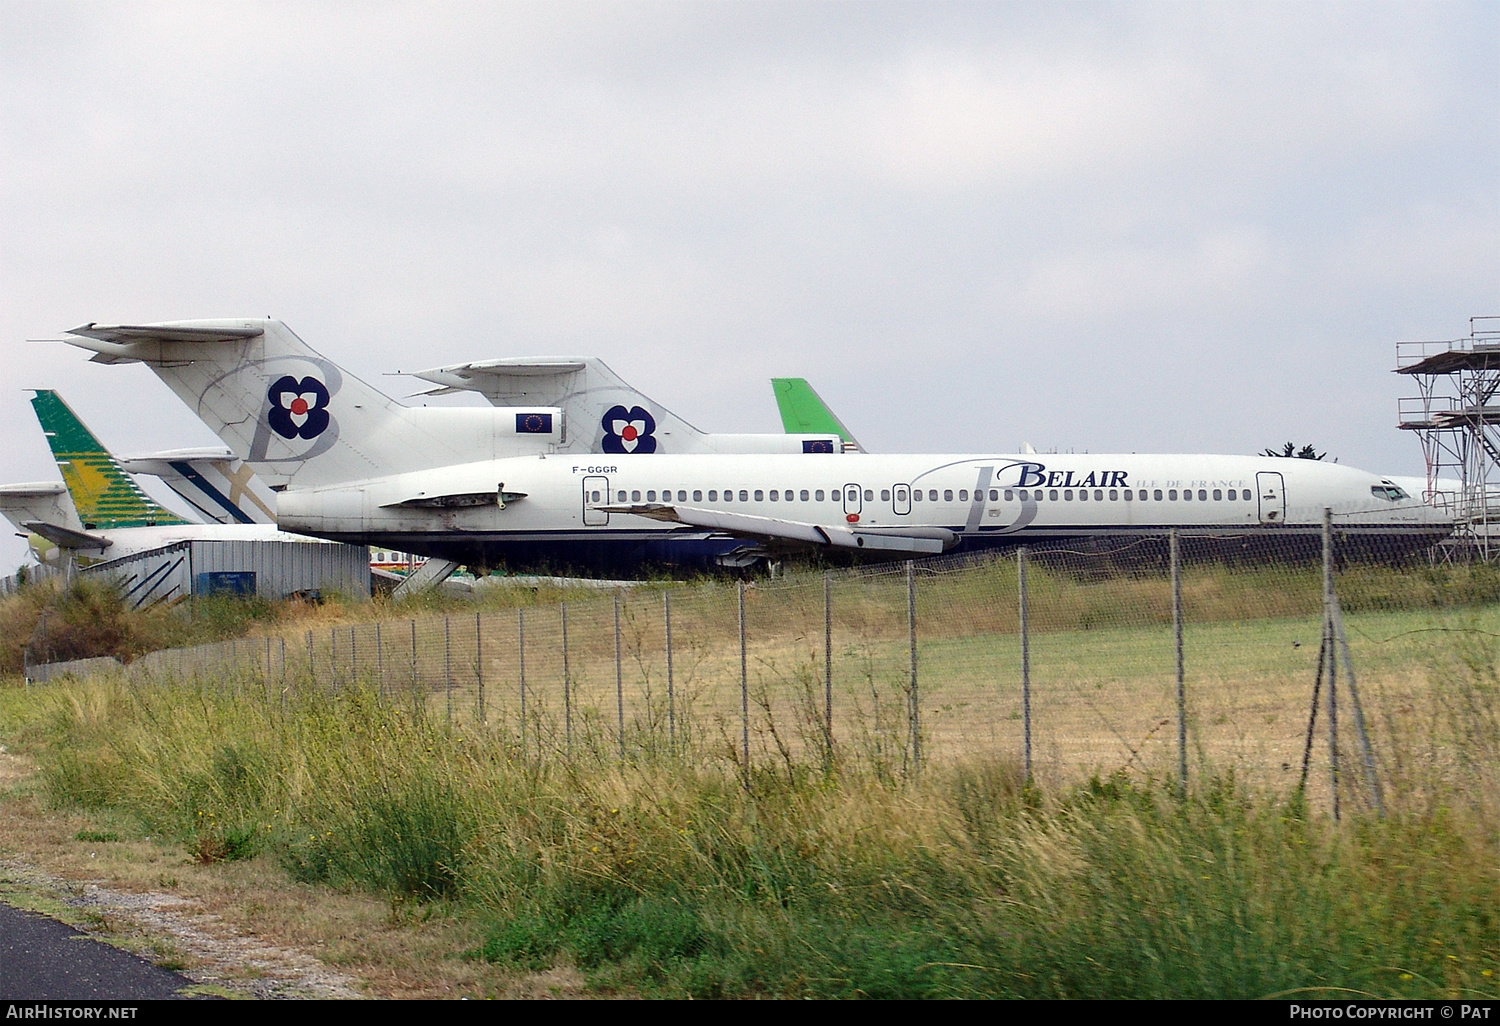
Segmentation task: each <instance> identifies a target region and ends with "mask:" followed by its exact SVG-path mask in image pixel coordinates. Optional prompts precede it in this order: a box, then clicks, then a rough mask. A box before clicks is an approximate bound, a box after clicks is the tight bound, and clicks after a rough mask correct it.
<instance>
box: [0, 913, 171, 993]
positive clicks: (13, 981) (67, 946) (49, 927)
mask: <svg viewBox="0 0 1500 1026" xmlns="http://www.w3.org/2000/svg"><path fill="white" fill-rule="evenodd" d="M190 986H192V981H191V980H189V979H188V978H187V977H185V976H182V975H179V974H178V973H174V972H171V971H170V970H167V969H162V968H159V967H158V966H154V965H152V964H151V963H150V962H148V961H146V960H145V959H144V958H137V957H136V956H135V955H132V954H130V953H128V952H125V951H121V950H120V949H119V948H115V947H111V946H110V945H108V944H105V943H103V942H102V941H96V940H94V939H92V938H90V937H87V936H85V935H83V934H81V933H79V932H78V931H77V930H75V929H73V927H71V926H68V925H67V924H66V923H60V922H58V921H57V920H56V919H48V918H47V917H46V916H43V915H38V914H37V913H35V912H23V911H21V910H20V909H17V908H11V907H10V906H9V905H0V1001H4V1000H10V1001H48V1000H51V1001H89V1000H92V1001H135V1000H140V1001H146V1000H153V999H157V1000H159V999H161V998H174V997H180V996H182V995H181V994H180V993H179V992H180V991H181V990H183V988H185V987H190Z"/></svg>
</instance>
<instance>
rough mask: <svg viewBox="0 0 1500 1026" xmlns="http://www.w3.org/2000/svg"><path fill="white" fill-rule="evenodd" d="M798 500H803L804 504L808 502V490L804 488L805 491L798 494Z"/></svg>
mask: <svg viewBox="0 0 1500 1026" xmlns="http://www.w3.org/2000/svg"><path fill="white" fill-rule="evenodd" d="M797 498H799V499H801V500H802V501H803V502H806V501H807V489H806V488H804V489H802V491H800V492H798V493H797Z"/></svg>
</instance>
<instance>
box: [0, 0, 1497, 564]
mask: <svg viewBox="0 0 1500 1026" xmlns="http://www.w3.org/2000/svg"><path fill="white" fill-rule="evenodd" d="M1497 54H1500V4H1496V3H1475V4H1469V3H1420V4H1415V3H1414V4H1404V3H1398V4H1380V3H1359V4H1348V5H1345V4H1332V3H1317V4H1314V3H1306V4H1287V3H1274V4H1243V3H1242V4H1233V3H1214V4H1207V3H1205V4H1150V3H1128V4H1102V5H1096V4H1084V3H1076V4H1062V3H1038V4H1028V3H1014V4H958V5H947V4H921V3H900V4H876V3H837V4H817V3H806V2H799V3H767V4H745V3H727V2H720V3H706V2H705V3H694V4H634V3H587V4H584V3H578V4H568V3H555V2H554V3H546V4H536V5H532V4H498V3H483V4H476V5H464V4H459V3H451V2H445V3H428V4H400V3H390V4H371V3H360V4H348V3H340V4H314V3H307V2H297V3H287V4H250V3H234V4H223V5H215V4H210V3H203V2H193V3H184V4H152V3H132V4H118V3H101V4H67V3H57V2H45V3H15V2H8V0H0V368H3V381H4V383H5V388H4V389H0V400H3V401H0V438H3V440H4V444H3V446H0V481H3V482H9V481H22V480H45V479H55V478H56V477H57V476H58V475H57V472H56V468H55V466H54V465H52V463H51V462H50V459H49V457H48V454H47V450H46V447H45V444H44V442H43V439H42V438H41V435H40V433H39V431H38V429H37V426H36V423H35V421H34V419H33V418H32V416H31V410H30V407H29V406H28V405H27V403H26V399H27V393H25V392H24V391H23V389H25V388H27V387H52V388H57V389H59V390H61V391H62V393H63V395H64V397H65V398H66V399H67V400H68V401H69V402H70V403H71V404H72V405H73V406H74V408H75V409H76V410H78V412H79V413H80V414H81V415H82V416H83V417H84V418H85V420H86V421H87V422H88V423H89V424H90V426H92V427H93V428H94V429H95V431H96V432H97V433H98V434H99V435H100V436H101V437H102V438H103V440H104V441H105V443H106V444H108V445H110V446H111V447H112V448H114V449H116V450H117V451H121V452H132V451H134V452H139V451H143V450H150V449H161V448H171V447H179V446H184V445H206V444H215V443H216V440H215V439H214V438H213V437H212V436H211V435H210V434H209V433H208V431H207V429H206V428H204V427H203V426H202V425H201V424H199V423H198V422H197V420H196V419H195V418H193V417H192V415H191V414H190V413H189V412H188V411H187V409H186V407H184V406H183V405H182V404H181V403H180V402H179V401H178V400H177V399H176V398H175V397H174V396H173V395H172V394H171V393H170V392H169V391H168V390H167V389H166V387H165V386H163V385H161V384H160V383H159V382H158V381H157V380H156V379H155V378H154V377H153V376H152V375H151V374H150V373H149V372H147V371H145V370H144V369H142V368H140V367H128V368H121V367H101V366H96V365H90V364H87V363H86V355H85V354H84V353H83V352H81V351H79V350H75V349H72V348H71V347H66V346H44V345H28V344H26V343H25V342H24V340H25V339H28V338H46V337H53V338H55V337H58V334H59V333H60V332H61V331H62V330H63V329H66V328H69V327H72V326H74V325H77V324H79V323H82V322H86V321H99V322H139V321H153V320H171V319H182V318H200V317H229V316H265V315H271V316H275V317H278V318H280V319H282V320H284V321H286V322H287V323H288V324H289V325H290V326H291V327H292V328H293V330H295V331H296V332H298V333H299V334H300V335H301V336H302V337H303V338H304V339H305V340H306V341H307V342H308V343H309V344H310V345H312V346H313V347H314V348H316V349H319V350H320V351H322V352H323V353H324V354H326V355H327V356H329V357H331V358H333V359H334V360H336V361H338V362H340V363H342V364H343V365H345V366H346V367H348V368H349V369H350V370H352V371H353V372H355V373H356V374H358V375H360V376H362V377H365V378H367V379H369V380H372V381H373V382H375V383H377V384H381V385H383V386H384V387H387V388H388V390H390V391H392V392H393V394H396V395H403V396H404V395H408V394H410V393H411V392H414V391H416V387H415V385H413V384H409V383H408V382H407V381H405V380H403V379H398V378H381V377H380V375H382V374H384V373H386V372H389V371H395V370H412V369H418V368H423V367H430V366H434V365H437V364H441V363H450V362H456V361H460V360H467V359H481V358H487V357H497V356H527V355H541V354H584V355H595V356H599V357H602V358H603V359H605V360H606V361H607V362H608V363H609V364H610V365H611V366H612V367H613V368H614V369H615V370H617V371H618V372H620V373H621V374H622V375H623V376H624V377H625V378H626V379H627V380H629V381H630V382H632V383H633V384H635V385H636V386H637V387H639V388H641V389H642V390H643V391H644V392H646V393H647V394H649V395H651V396H653V397H654V398H656V399H658V400H660V401H661V402H662V403H663V404H665V405H666V406H668V407H669V408H671V409H673V410H675V411H676V412H677V413H679V414H681V415H682V416H685V417H686V418H687V419H688V420H690V421H692V422H694V423H696V424H697V425H698V426H699V427H702V428H704V429H708V430H726V431H728V430H737V431H756V430H762V431H774V430H779V420H778V418H777V415H776V408H775V403H774V401H773V397H772V395H771V390H770V387H769V384H768V383H767V379H768V378H769V377H771V376H773V375H800V376H805V377H808V378H810V379H811V380H812V381H813V383H814V384H815V386H816V387H817V388H818V389H819V391H820V392H821V393H822V394H823V396H824V397H825V398H826V399H827V400H828V401H829V402H830V404H831V405H832V406H833V407H834V408H835V410H837V411H838V412H839V413H840V414H841V415H842V416H843V418H844V420H845V422H846V423H847V424H848V425H849V426H850V428H851V429H853V431H854V432H855V433H856V434H857V435H858V436H859V437H860V439H861V441H863V442H864V443H865V445H866V446H867V447H869V448H871V449H874V450H886V451H915V452H921V451H945V452H954V451H960V452H963V451H1014V450H1015V449H1016V448H1018V447H1019V446H1020V445H1021V443H1022V442H1030V443H1031V444H1032V445H1034V446H1035V447H1036V448H1037V449H1038V450H1040V451H1046V450H1052V449H1060V450H1091V451H1095V452H1107V451H1108V452H1113V451H1139V452H1147V451H1161V452H1185V451H1186V452H1196V451H1212V452H1227V453H1250V452H1255V451H1257V450H1259V449H1262V448H1264V447H1265V446H1267V445H1272V444H1279V443H1281V442H1285V441H1289V440H1290V441H1294V442H1296V443H1298V444H1299V445H1300V444H1302V443H1303V442H1312V443H1314V444H1316V445H1317V446H1318V447H1319V448H1320V449H1327V450H1328V451H1329V453H1330V454H1331V457H1332V456H1337V457H1338V458H1339V459H1340V460H1341V461H1342V462H1345V463H1350V464H1353V465H1356V466H1360V467H1364V468H1367V469H1371V470H1378V471H1382V472H1386V473H1412V474H1415V473H1420V472H1421V470H1422V463H1421V452H1420V449H1419V447H1418V444H1417V442H1416V440H1415V439H1414V438H1413V437H1411V436H1409V435H1407V434H1404V433H1402V432H1399V431H1397V430H1396V429H1395V428H1394V424H1395V420H1396V399H1397V397H1398V396H1400V395H1404V394H1407V393H1408V392H1409V391H1410V390H1409V388H1404V387H1403V379H1400V378H1397V377H1396V376H1395V375H1393V374H1391V373H1390V370H1391V368H1392V367H1393V366H1394V362H1395V358H1394V342H1395V341H1396V340H1397V339H1404V338H1454V337H1457V336H1460V335H1464V334H1466V333H1467V332H1468V330H1469V323H1468V319H1469V317H1470V316H1472V315H1476V314H1497V313H1500V170H1497V169H1500V160H1497V157H1500V56H1497ZM7 393H8V394H7ZM1331 457H1330V458H1331ZM23 553H24V545H23V543H22V542H21V541H20V540H19V539H14V538H7V539H5V540H4V542H3V543H0V566H3V567H5V568H6V569H8V568H9V567H11V566H14V565H15V564H16V563H18V562H19V561H20V559H21V557H22V555H23Z"/></svg>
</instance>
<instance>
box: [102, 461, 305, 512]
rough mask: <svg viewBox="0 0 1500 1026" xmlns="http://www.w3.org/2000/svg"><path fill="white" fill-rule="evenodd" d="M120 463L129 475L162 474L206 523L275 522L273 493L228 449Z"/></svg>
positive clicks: (157, 475)
mask: <svg viewBox="0 0 1500 1026" xmlns="http://www.w3.org/2000/svg"><path fill="white" fill-rule="evenodd" d="M120 466H122V467H124V468H125V469H126V470H127V471H129V472H130V473H132V474H150V475H152V476H153V477H158V478H161V480H162V481H164V482H166V484H167V486H168V487H169V488H171V489H172V491H174V492H176V493H177V494H178V495H180V496H182V498H183V499H184V500H185V501H186V502H187V503H188V504H189V505H191V506H192V507H193V508H194V509H196V510H197V511H198V512H199V513H201V514H202V515H203V519H204V522H205V523H220V524H274V523H276V494H275V493H274V492H272V491H271V490H270V489H269V488H267V487H266V486H265V482H263V481H261V480H260V478H258V477H256V476H255V474H254V473H253V472H252V471H251V469H250V468H249V466H247V465H246V464H245V462H244V461H243V460H240V459H238V458H237V457H236V456H235V455H234V453H232V452H230V451H229V450H228V449H218V450H204V449H177V450H173V451H171V452H157V453H151V454H149V455H145V456H130V457H121V459H120Z"/></svg>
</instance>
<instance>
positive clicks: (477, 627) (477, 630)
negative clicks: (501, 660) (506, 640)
mask: <svg viewBox="0 0 1500 1026" xmlns="http://www.w3.org/2000/svg"><path fill="white" fill-rule="evenodd" d="M474 680H475V683H476V685H477V686H478V688H479V722H480V723H484V629H483V627H482V625H481V624H480V621H479V613H478V612H477V611H476V612H475V613H474Z"/></svg>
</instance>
